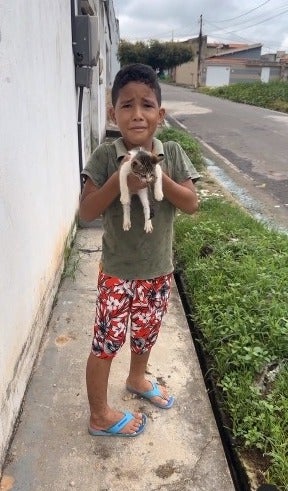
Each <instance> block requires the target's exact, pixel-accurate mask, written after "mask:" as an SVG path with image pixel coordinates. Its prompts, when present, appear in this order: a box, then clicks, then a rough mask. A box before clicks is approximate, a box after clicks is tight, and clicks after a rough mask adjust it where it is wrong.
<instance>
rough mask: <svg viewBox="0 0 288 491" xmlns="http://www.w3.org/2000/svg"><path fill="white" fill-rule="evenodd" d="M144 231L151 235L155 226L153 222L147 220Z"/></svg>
mask: <svg viewBox="0 0 288 491" xmlns="http://www.w3.org/2000/svg"><path fill="white" fill-rule="evenodd" d="M144 230H145V232H146V233H147V234H149V233H151V232H152V230H153V225H152V222H151V220H147V222H145V225H144Z"/></svg>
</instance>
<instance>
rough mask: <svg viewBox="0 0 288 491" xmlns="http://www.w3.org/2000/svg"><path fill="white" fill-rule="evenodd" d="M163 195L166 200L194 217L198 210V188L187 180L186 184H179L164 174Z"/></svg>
mask: <svg viewBox="0 0 288 491" xmlns="http://www.w3.org/2000/svg"><path fill="white" fill-rule="evenodd" d="M162 179H163V181H162V182H163V184H162V185H163V193H164V196H165V198H166V199H167V200H168V201H170V203H172V204H173V205H174V206H175V207H176V208H178V209H179V210H181V211H183V212H184V213H188V214H189V215H192V214H193V213H195V211H197V209H198V197H197V193H196V188H195V186H194V184H193V182H192V181H191V179H187V180H186V181H184V182H181V183H179V184H178V183H177V182H175V181H173V180H172V179H171V178H170V177H169V176H167V174H164V173H163V176H162Z"/></svg>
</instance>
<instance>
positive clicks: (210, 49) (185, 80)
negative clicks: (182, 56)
mask: <svg viewBox="0 0 288 491" xmlns="http://www.w3.org/2000/svg"><path fill="white" fill-rule="evenodd" d="M183 43H185V44H189V45H191V47H192V50H193V53H194V59H193V60H192V61H189V62H187V63H183V65H180V66H177V67H175V68H174V69H173V70H172V79H173V81H174V82H175V83H177V84H181V85H187V86H192V87H198V86H199V85H201V80H202V71H203V63H204V60H205V59H206V58H209V57H210V56H213V55H215V54H219V53H222V52H230V51H233V50H235V49H240V48H246V47H247V46H248V45H247V44H243V43H242V44H239V43H238V44H235V43H233V44H232V43H231V44H226V43H218V42H212V43H211V42H208V39H207V36H202V38H201V46H200V40H199V37H198V36H197V37H195V38H190V39H187V40H186V41H183ZM199 47H200V51H201V53H200V60H199Z"/></svg>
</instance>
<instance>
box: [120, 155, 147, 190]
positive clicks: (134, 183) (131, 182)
mask: <svg viewBox="0 0 288 491" xmlns="http://www.w3.org/2000/svg"><path fill="white" fill-rule="evenodd" d="M130 158H131V155H129V154H127V155H125V157H123V160H122V162H121V165H122V164H124V162H127V161H128V160H129V159H130ZM127 185H128V188H129V191H130V193H131V194H136V193H137V192H138V191H139V190H140V189H145V188H147V183H146V182H143V181H141V179H139V177H137V176H135V174H133V173H131V174H128V176H127Z"/></svg>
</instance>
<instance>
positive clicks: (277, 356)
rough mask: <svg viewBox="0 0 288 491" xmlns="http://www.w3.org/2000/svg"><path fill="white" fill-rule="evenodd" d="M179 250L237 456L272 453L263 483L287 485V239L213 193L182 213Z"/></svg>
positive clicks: (176, 247)
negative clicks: (190, 211) (196, 208)
mask: <svg viewBox="0 0 288 491" xmlns="http://www.w3.org/2000/svg"><path fill="white" fill-rule="evenodd" d="M164 131H165V130H164ZM178 133H179V139H177V134H178ZM162 137H163V136H162ZM174 139H176V141H178V142H179V143H180V141H183V140H186V139H187V140H191V137H190V136H189V135H187V134H186V133H184V132H180V131H178V130H174ZM192 160H193V159H192ZM202 185H203V184H202ZM174 251H175V259H176V267H177V269H178V270H179V271H180V272H181V277H182V281H183V282H184V286H185V289H186V294H187V298H188V302H189V303H190V305H191V306H192V311H193V320H194V322H195V323H196V325H197V327H198V329H200V331H201V343H202V347H203V350H204V352H205V354H206V356H207V360H208V363H209V370H210V372H211V373H212V376H213V379H214V382H215V384H216V386H217V387H218V390H219V393H218V401H219V404H220V405H221V407H222V409H223V410H224V413H225V414H226V415H227V420H228V421H230V432H231V435H232V437H233V439H234V441H235V442H236V446H237V449H238V452H239V455H240V456H241V452H242V453H244V452H246V451H247V450H253V449H254V450H255V451H257V452H258V453H260V454H262V455H265V456H267V457H268V459H266V461H268V462H269V466H268V468H267V469H266V471H265V472H264V474H263V475H262V479H263V482H267V483H270V484H272V483H273V484H275V485H277V486H278V487H279V489H281V490H283V491H284V490H287V483H288V460H287V454H288V397H287V394H288V311H287V305H288V282H287V278H288V241H287V236H286V235H284V234H280V233H277V232H275V231H272V230H269V229H267V228H266V227H265V225H263V224H261V223H260V222H257V221H256V220H255V219H254V218H252V217H251V216H250V215H248V213H246V212H245V211H244V210H243V209H241V208H240V207H238V206H237V204H234V203H233V202H231V201H228V200H227V199H225V198H224V197H223V196H219V197H215V196H213V195H209V193H208V194H207V195H206V197H205V199H203V200H202V201H201V204H200V210H199V212H198V213H197V214H195V215H194V216H187V215H183V214H179V216H177V219H176V222H175V241H174ZM259 484H260V483H259Z"/></svg>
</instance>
